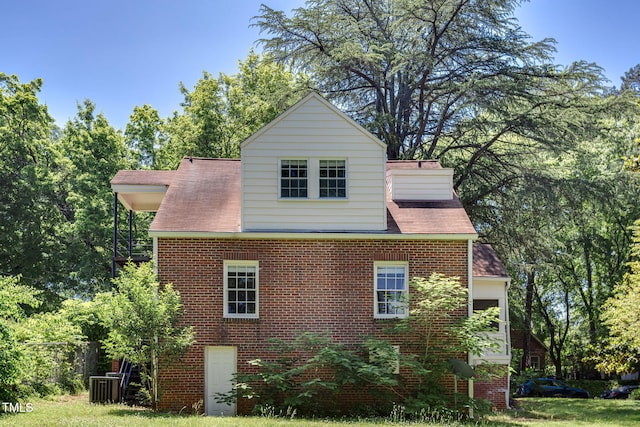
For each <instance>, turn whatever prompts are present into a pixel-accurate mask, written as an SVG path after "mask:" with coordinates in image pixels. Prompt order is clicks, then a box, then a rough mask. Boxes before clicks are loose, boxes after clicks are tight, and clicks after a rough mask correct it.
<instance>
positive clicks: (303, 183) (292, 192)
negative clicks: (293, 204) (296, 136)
mask: <svg viewBox="0 0 640 427" xmlns="http://www.w3.org/2000/svg"><path fill="white" fill-rule="evenodd" d="M307 176H308V174H307V161H306V160H281V161H280V197H283V198H306V197H308V185H307Z"/></svg>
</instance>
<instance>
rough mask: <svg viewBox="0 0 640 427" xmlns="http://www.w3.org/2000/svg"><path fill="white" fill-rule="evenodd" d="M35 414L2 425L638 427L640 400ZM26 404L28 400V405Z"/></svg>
mask: <svg viewBox="0 0 640 427" xmlns="http://www.w3.org/2000/svg"><path fill="white" fill-rule="evenodd" d="M27 402H29V403H31V407H32V409H33V410H32V411H31V412H24V413H17V414H3V413H2V408H1V407H0V426H25V427H29V426H38V427H41V426H98V427H99V426H126V427H142V426H144V427H147V426H148V427H151V426H178V427H180V426H185V427H187V426H189V427H191V426H195V427H198V426H216V427H217V426H220V427H231V426H243V427H245V426H246V427H254V426H255V427H262V426H267V427H270V426H273V427H285V426H286V427H296V426H309V427H321V426H322V427H333V426H340V425H349V426H355V427H373V426H381V425H384V426H389V425H412V426H452V425H453V426H456V425H457V426H499V427H520V426H522V427H527V426H533V427H542V426H551V427H569V426H571V427H573V426H579V427H580V426H605V427H607V426H611V427H613V426H621V427H625V426H629V427H631V426H639V425H640V401H632V400H620V401H618V400H600V399H549V398H547V399H545V398H532V399H519V400H518V409H516V410H510V411H505V412H501V413H498V414H494V415H491V416H489V417H487V418H486V419H484V420H482V421H470V422H467V423H462V424H451V423H435V424H424V423H422V424H418V423H409V422H404V423H392V422H391V421H390V419H379V420H314V421H311V420H300V419H293V420H291V419H287V418H258V417H235V418H232V417H230V418H215V417H202V416H195V415H175V414H174V415H170V414H162V413H152V412H151V411H149V410H147V409H141V408H131V407H128V406H124V405H94V404H90V403H89V399H88V396H87V394H81V395H78V396H63V397H59V398H56V399H53V400H33V401H27ZM25 403H26V402H25Z"/></svg>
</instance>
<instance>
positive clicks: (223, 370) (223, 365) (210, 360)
mask: <svg viewBox="0 0 640 427" xmlns="http://www.w3.org/2000/svg"><path fill="white" fill-rule="evenodd" d="M204 351H205V354H204V363H205V367H204V378H205V383H204V394H205V399H204V401H205V404H204V410H205V413H206V414H207V415H215V416H233V415H235V414H236V405H235V404H233V405H227V404H225V403H218V402H216V393H227V392H229V391H231V389H232V387H233V374H234V373H235V372H236V369H237V362H236V360H237V349H236V347H226V346H225V347H222V346H208V347H205V350H204Z"/></svg>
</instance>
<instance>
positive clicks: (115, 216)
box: [111, 192, 118, 279]
mask: <svg viewBox="0 0 640 427" xmlns="http://www.w3.org/2000/svg"><path fill="white" fill-rule="evenodd" d="M117 256H118V193H117V192H114V193H113V257H111V278H112V279H115V277H116V257H117Z"/></svg>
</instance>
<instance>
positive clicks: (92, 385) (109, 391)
mask: <svg viewBox="0 0 640 427" xmlns="http://www.w3.org/2000/svg"><path fill="white" fill-rule="evenodd" d="M119 390H120V378H119V377H117V376H104V377H100V376H94V377H89V402H91V403H115V402H118V401H119V400H120V396H119Z"/></svg>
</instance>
